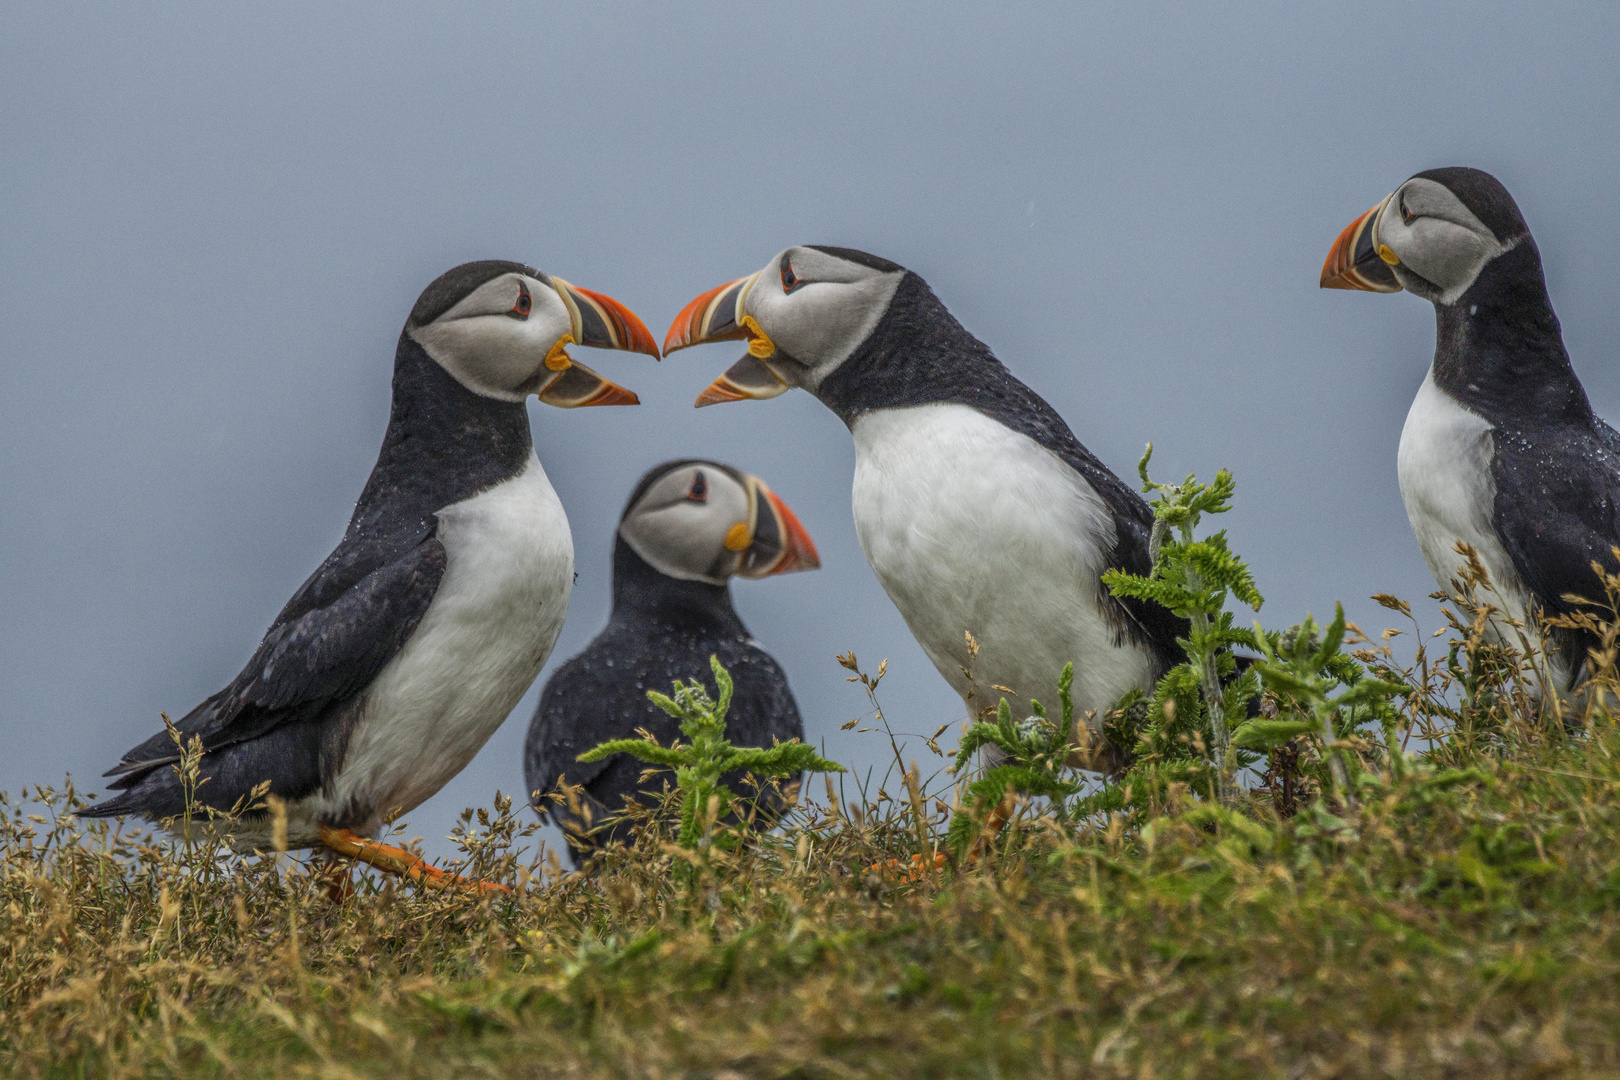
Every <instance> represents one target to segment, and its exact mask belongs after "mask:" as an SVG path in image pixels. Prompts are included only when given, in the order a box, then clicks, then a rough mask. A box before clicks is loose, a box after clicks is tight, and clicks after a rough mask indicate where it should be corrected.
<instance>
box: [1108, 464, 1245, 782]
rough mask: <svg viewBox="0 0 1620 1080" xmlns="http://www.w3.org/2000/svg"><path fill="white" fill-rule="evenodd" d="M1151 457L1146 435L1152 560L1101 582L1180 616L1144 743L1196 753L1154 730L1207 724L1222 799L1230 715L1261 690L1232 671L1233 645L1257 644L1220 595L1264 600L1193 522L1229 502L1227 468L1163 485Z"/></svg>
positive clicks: (1229, 772) (1236, 562)
mask: <svg viewBox="0 0 1620 1080" xmlns="http://www.w3.org/2000/svg"><path fill="white" fill-rule="evenodd" d="M1152 457H1153V444H1152V443H1148V446H1147V451H1146V452H1145V453H1143V455H1142V460H1141V461H1140V462H1138V463H1137V466H1136V471H1137V473H1138V474H1139V475H1140V476H1141V477H1142V490H1143V491H1145V492H1155V493H1157V495H1158V498H1156V499H1155V500H1154V502H1153V535H1152V539H1151V542H1150V544H1149V551H1150V553H1151V554H1152V556H1153V569H1152V571H1151V572H1150V573H1148V574H1147V575H1145V576H1143V575H1140V574H1130V573H1127V572H1125V571H1123V570H1109V571H1108V572H1106V573H1105V574H1103V584H1105V585H1107V586H1108V588H1109V589H1110V590H1111V591H1112V592H1113V594H1114V595H1115V596H1121V597H1134V598H1136V599H1139V600H1147V601H1150V602H1152V603H1156V604H1160V605H1162V606H1164V607H1166V608H1168V609H1170V610H1171V611H1172V612H1174V613H1175V614H1177V615H1179V616H1181V617H1182V618H1184V619H1187V620H1188V623H1189V627H1188V633H1187V637H1186V638H1185V639H1184V640H1183V641H1182V646H1183V647H1184V648H1185V649H1186V651H1187V659H1186V661H1185V662H1184V663H1181V664H1178V665H1177V666H1176V667H1174V668H1172V669H1171V670H1170V671H1168V672H1167V673H1166V674H1165V675H1164V677H1163V678H1162V679H1160V680H1159V684H1158V687H1157V688H1156V689H1155V690H1154V693H1153V697H1152V700H1151V701H1150V702H1149V703H1148V707H1147V714H1146V715H1147V719H1148V723H1149V725H1155V728H1154V729H1151V730H1149V731H1147V732H1146V734H1147V735H1148V739H1149V742H1150V743H1159V744H1161V745H1160V746H1158V747H1157V749H1158V751H1159V754H1158V756H1159V757H1160V759H1161V760H1163V759H1166V758H1179V759H1181V760H1183V761H1185V760H1188V759H1189V758H1191V759H1197V758H1201V757H1202V756H1203V755H1202V754H1201V753H1199V752H1198V750H1199V748H1197V747H1196V746H1195V745H1193V741H1192V740H1190V739H1189V740H1186V741H1185V742H1184V743H1183V744H1182V745H1181V746H1179V747H1177V746H1174V745H1172V744H1169V743H1167V742H1166V740H1165V739H1164V738H1162V736H1165V735H1172V736H1179V735H1185V734H1188V733H1197V734H1199V735H1202V733H1203V732H1205V731H1207V732H1208V733H1209V737H1210V743H1211V745H1212V748H1213V750H1214V766H1215V768H1214V775H1213V787H1214V792H1215V795H1216V797H1217V798H1219V799H1221V800H1223V801H1224V800H1226V799H1228V798H1230V796H1231V793H1232V783H1233V777H1234V776H1235V774H1236V773H1237V770H1238V768H1239V766H1240V764H1241V762H1240V761H1239V759H1238V756H1237V755H1236V754H1235V753H1234V750H1233V747H1232V741H1231V737H1230V730H1229V724H1228V717H1230V716H1233V715H1241V714H1242V712H1243V710H1244V708H1245V705H1246V703H1247V702H1248V701H1250V700H1251V699H1253V698H1254V697H1256V696H1257V695H1258V694H1259V689H1260V688H1259V683H1258V682H1257V681H1256V679H1255V677H1254V675H1253V673H1252V672H1247V671H1246V672H1244V673H1243V674H1242V675H1239V676H1237V677H1236V678H1233V676H1234V674H1236V671H1237V663H1236V661H1235V660H1234V659H1233V657H1232V651H1231V650H1232V646H1234V645H1242V646H1247V647H1248V648H1251V649H1252V648H1255V647H1256V645H1255V640H1254V635H1253V634H1252V633H1251V632H1250V631H1248V630H1246V629H1244V628H1242V627H1240V626H1235V625H1233V617H1232V613H1231V612H1229V611H1227V610H1226V601H1227V599H1228V597H1235V598H1236V599H1237V600H1239V601H1240V602H1242V603H1244V604H1247V605H1248V606H1250V607H1252V608H1253V609H1254V610H1256V611H1259V610H1260V605H1261V604H1262V603H1263V602H1264V601H1263V598H1262V597H1261V595H1260V591H1259V590H1258V589H1256V588H1255V585H1254V576H1253V575H1252V574H1251V573H1250V572H1249V568H1248V566H1246V565H1245V564H1244V562H1243V560H1242V559H1240V558H1238V556H1237V555H1235V554H1234V553H1233V552H1232V551H1231V549H1230V548H1228V547H1227V545H1226V533H1225V531H1224V530H1223V531H1221V532H1217V533H1215V534H1213V535H1211V536H1206V537H1203V538H1202V539H1200V538H1198V537H1197V536H1196V534H1195V531H1194V530H1196V529H1197V527H1198V523H1199V521H1200V520H1201V519H1202V518H1203V516H1204V515H1205V514H1224V513H1226V512H1227V511H1228V510H1230V509H1231V508H1232V493H1233V491H1234V490H1235V488H1236V483H1235V481H1234V480H1233V479H1232V474H1231V473H1230V472H1228V471H1227V470H1225V469H1222V470H1221V471H1219V472H1217V473H1216V474H1215V479H1214V481H1213V482H1211V483H1209V484H1202V483H1199V482H1198V480H1197V478H1196V477H1195V476H1193V475H1191V474H1189V475H1188V476H1187V478H1186V479H1185V480H1183V481H1182V482H1181V483H1179V484H1161V483H1158V482H1157V481H1155V480H1153V479H1152V478H1151V477H1150V476H1148V462H1149V461H1150V460H1151V459H1152ZM1171 530H1174V536H1172V535H1171ZM1155 736H1160V737H1159V738H1155Z"/></svg>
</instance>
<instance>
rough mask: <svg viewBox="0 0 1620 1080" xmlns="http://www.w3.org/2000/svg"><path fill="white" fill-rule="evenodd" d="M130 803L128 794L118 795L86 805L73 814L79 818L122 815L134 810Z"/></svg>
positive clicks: (131, 812)
mask: <svg viewBox="0 0 1620 1080" xmlns="http://www.w3.org/2000/svg"><path fill="white" fill-rule="evenodd" d="M130 803H131V800H130V798H129V796H128V795H120V796H118V797H117V798H114V799H103V800H102V801H101V802H98V803H96V804H95V805H94V806H86V807H85V808H84V809H83V810H75V811H74V812H73V816H74V817H81V818H109V817H123V816H124V815H125V814H133V813H135V812H136V811H135V808H134V807H133V806H131V805H130Z"/></svg>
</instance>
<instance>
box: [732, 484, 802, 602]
mask: <svg viewBox="0 0 1620 1080" xmlns="http://www.w3.org/2000/svg"><path fill="white" fill-rule="evenodd" d="M748 488H749V490H750V491H751V492H753V495H754V506H753V518H754V521H753V539H752V542H751V543H750V544H749V545H748V547H747V548H746V549H745V550H744V551H743V560H742V567H741V568H740V569H739V570H738V571H737V573H738V574H740V575H742V576H743V577H746V578H762V577H770V576H771V575H772V574H788V573H792V572H793V571H795V570H815V569H818V568H819V567H820V566H821V557H820V556H819V555H817V554H816V545H815V544H814V543H813V542H812V541H811V540H810V534H809V533H808V532H806V531H805V529H804V526H803V525H801V524H799V518H798V516H797V515H796V514H794V513H793V511H792V510H789V509H788V505H787V503H785V502H783V501H782V500H781V499H779V498H777V497H776V493H775V492H774V491H772V490H771V489H770V488H768V487H766V486H765V481H763V480H761V479H760V478H759V477H757V476H750V477H749V478H748Z"/></svg>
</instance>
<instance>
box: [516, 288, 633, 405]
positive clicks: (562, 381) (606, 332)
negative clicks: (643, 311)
mask: <svg viewBox="0 0 1620 1080" xmlns="http://www.w3.org/2000/svg"><path fill="white" fill-rule="evenodd" d="M551 284H552V287H553V288H555V289H556V290H557V295H558V296H559V297H560V298H561V299H562V302H563V306H564V307H566V308H567V309H568V315H569V319H570V320H571V321H572V323H573V331H572V333H570V334H567V335H565V336H564V337H563V338H562V340H560V341H558V342H557V344H555V345H553V346H552V347H551V352H550V353H548V354H547V355H546V371H547V372H548V373H549V374H547V375H546V376H545V380H544V381H543V382H542V383H541V385H540V388H539V390H538V391H537V393H538V395H539V397H540V400H541V401H543V402H545V403H546V404H547V405H555V406H557V407H558V408H560V409H580V408H586V407H588V406H591V405H639V404H641V399H640V398H638V397H636V395H635V394H634V393H633V392H632V391H629V390H626V389H625V388H624V387H622V386H620V385H619V384H618V383H615V382H613V381H612V380H610V379H606V378H603V377H602V376H601V375H598V374H597V373H596V372H594V371H592V370H591V369H590V368H588V367H586V366H585V365H584V364H581V363H580V362H579V361H577V360H575V359H574V358H573V357H572V356H569V355H568V351H567V348H566V346H568V345H570V344H575V343H577V344H580V345H589V346H591V347H592V348H597V349H620V350H623V351H624V352H638V353H646V354H647V355H648V356H651V357H652V358H653V359H655V360H656V359H657V358H658V342H657V341H655V340H654V339H653V336H652V332H651V331H649V330H648V329H647V325H646V324H645V323H643V322H642V321H641V320H640V319H638V318H636V313H635V312H633V311H631V310H630V309H629V308H627V307H625V306H624V305H623V304H621V303H619V302H618V301H617V300H615V299H613V297H611V296H606V295H604V294H602V293H599V292H592V291H591V290H589V289H582V288H580V287H579V286H578V285H571V284H569V283H568V282H566V281H564V280H563V279H562V278H560V277H556V276H555V275H553V276H552V279H551Z"/></svg>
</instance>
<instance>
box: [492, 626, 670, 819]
mask: <svg viewBox="0 0 1620 1080" xmlns="http://www.w3.org/2000/svg"><path fill="white" fill-rule="evenodd" d="M600 641H601V639H600V638H598V639H597V641H594V642H592V643H591V645H590V647H589V648H587V649H586V650H585V651H584V652H582V653H580V654H579V655H578V656H576V657H574V658H573V659H572V660H569V661H568V662H567V663H566V664H564V665H563V666H562V667H560V668H558V669H557V671H556V672H555V673H554V674H553V675H552V676H551V678H550V679H548V680H547V681H546V685H545V689H543V690H541V691H540V704H539V705H538V706H537V707H536V708H535V711H534V719H533V720H531V721H530V722H529V735H528V738H527V740H526V741H525V743H524V746H523V776H524V779H525V781H526V782H527V785H528V788H529V793H528V794H529V800H530V802H531V803H533V804H534V807H535V809H536V810H537V811H539V813H540V815H541V816H542V817H546V816H549V814H550V813H551V810H550V809H548V808H549V807H550V806H551V804H550V802H549V801H547V800H545V799H544V796H546V795H549V794H551V793H552V792H554V791H556V790H557V782H558V781H559V780H562V779H565V778H566V779H567V781H568V782H569V783H570V784H579V785H583V786H586V787H587V788H588V787H589V785H590V784H591V782H592V781H594V780H595V779H596V778H597V777H598V776H599V775H601V773H602V770H603V769H605V768H607V766H608V761H609V760H611V759H603V760H601V761H591V762H585V761H580V760H579V755H581V754H583V753H584V752H585V751H587V750H590V749H591V748H592V747H594V746H596V745H597V744H598V743H601V742H606V741H607V740H608V739H628V738H634V737H635V729H636V726H637V724H638V723H640V718H641V715H642V713H643V712H644V711H645V710H644V708H643V707H642V706H646V705H650V703H649V702H647V701H646V698H645V694H644V692H642V691H637V692H638V693H641V694H642V701H641V703H640V705H638V704H637V703H635V702H633V701H630V700H628V698H629V696H630V695H629V694H627V693H626V692H625V691H624V688H623V685H622V680H621V679H605V680H604V679H599V678H597V677H596V675H597V673H598V672H600V670H601V665H600V664H598V663H593V662H592V661H593V659H594V657H593V654H595V653H598V652H600V651H601V650H600V648H599V643H600ZM627 709H628V711H629V712H630V713H631V714H632V715H631V718H629V719H627V718H626V717H625V713H626V711H627ZM660 715H662V714H660Z"/></svg>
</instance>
